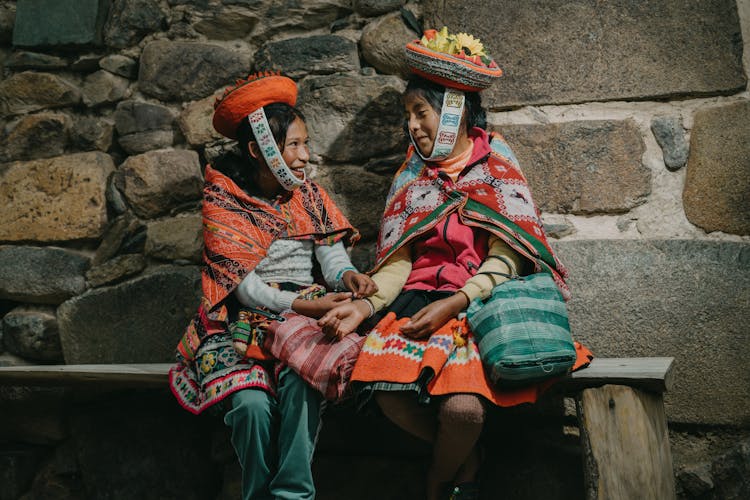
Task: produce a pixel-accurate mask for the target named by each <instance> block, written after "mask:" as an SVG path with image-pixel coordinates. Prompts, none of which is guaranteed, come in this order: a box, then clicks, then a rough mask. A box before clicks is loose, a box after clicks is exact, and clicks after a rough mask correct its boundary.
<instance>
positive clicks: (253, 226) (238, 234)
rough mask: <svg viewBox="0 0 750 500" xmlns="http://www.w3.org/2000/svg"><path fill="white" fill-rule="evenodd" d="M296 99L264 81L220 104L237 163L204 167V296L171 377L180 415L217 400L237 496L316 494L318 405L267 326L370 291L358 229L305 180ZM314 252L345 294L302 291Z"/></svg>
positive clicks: (304, 144)
mask: <svg viewBox="0 0 750 500" xmlns="http://www.w3.org/2000/svg"><path fill="white" fill-rule="evenodd" d="M296 98H297V87H296V85H295V83H294V82H293V81H292V80H290V79H289V78H286V77H283V76H280V75H275V74H262V75H256V76H253V77H250V78H249V79H248V80H247V81H239V82H237V85H236V86H235V87H233V88H230V89H228V90H227V92H226V93H225V94H224V96H223V97H222V98H221V99H219V100H217V103H216V105H215V112H214V117H213V125H214V128H215V129H216V130H217V131H219V132H220V133H222V134H223V135H225V136H226V137H228V138H231V139H236V140H237V141H238V146H239V148H240V150H241V154H242V160H241V161H239V162H227V163H226V164H222V165H217V166H216V167H215V168H212V167H211V166H207V167H206V171H205V178H206V181H205V187H204V190H203V205H202V212H203V238H204V253H203V260H204V266H203V269H202V276H201V278H202V290H203V297H202V299H201V304H200V307H199V309H198V313H197V314H196V316H195V318H194V319H193V320H192V321H191V323H190V325H189V326H188V328H187V329H186V331H185V333H184V335H183V337H182V339H181V341H180V343H179V344H178V346H177V357H178V364H177V365H176V366H175V367H173V368H172V370H170V387H171V389H172V392H173V393H174V394H175V396H176V397H177V400H178V401H179V403H180V404H181V405H182V406H183V407H184V408H185V409H187V410H188V411H190V412H192V413H195V414H198V413H201V412H202V411H204V410H205V409H207V408H209V407H217V408H221V407H222V405H217V404H218V403H220V402H222V401H224V402H225V403H226V408H228V411H227V412H226V414H225V416H224V422H225V423H226V424H227V425H228V426H229V427H230V428H231V429H232V437H231V441H232V445H233V446H234V448H235V451H236V452H237V456H238V458H239V461H240V465H241V466H242V492H243V493H242V495H243V498H244V499H246V500H248V499H260V498H286V499H311V498H314V496H315V488H314V485H313V478H312V472H311V461H312V456H313V450H314V447H315V442H316V439H317V434H318V431H319V428H320V423H321V412H322V409H323V406H324V404H323V397H322V395H321V394H320V393H319V392H317V391H316V390H315V389H313V388H312V387H310V386H309V385H308V384H306V383H305V382H304V381H303V380H302V378H300V376H298V374H297V373H295V372H294V371H292V370H291V369H290V368H289V367H286V366H284V365H283V364H282V363H280V362H279V361H278V360H276V359H274V358H273V356H272V355H271V354H270V353H269V352H268V351H266V350H265V348H264V344H265V335H266V330H267V327H268V325H269V323H270V322H271V321H272V320H274V319H276V320H280V321H283V318H282V317H281V316H279V315H278V313H279V312H281V311H283V310H289V309H291V310H292V311H294V312H296V313H299V314H302V315H306V316H311V317H314V318H319V317H320V316H322V315H323V314H324V313H326V312H327V311H328V310H330V309H331V308H332V307H334V306H336V305H339V304H342V303H346V302H349V301H350V300H351V298H352V296H356V297H364V296H368V295H370V294H372V293H373V292H374V291H375V290H376V286H375V285H374V283H373V282H372V280H371V279H370V278H369V277H367V276H366V275H363V274H360V273H359V272H357V270H356V269H355V268H354V267H353V266H352V264H351V262H350V260H349V257H348V255H347V253H346V251H345V249H344V244H343V242H344V241H345V240H346V241H348V242H349V243H353V242H354V241H356V239H357V238H358V233H357V232H356V230H355V229H354V228H353V227H352V226H351V224H349V221H348V220H347V219H346V217H344V215H343V214H342V213H341V211H340V210H339V209H338V208H337V207H336V205H335V204H334V203H333V202H332V201H331V199H330V198H329V196H328V194H327V193H326V192H325V191H324V190H323V188H321V187H320V186H319V185H317V184H316V183H314V182H312V181H311V180H309V179H306V176H305V170H304V169H305V166H306V165H307V162H308V160H309V158H310V153H309V150H308V137H307V129H306V126H305V121H304V117H303V116H302V114H301V113H300V111H299V110H297V109H296V108H295V107H294V105H295V103H296ZM313 255H314V256H315V258H316V259H317V260H318V262H319V263H320V267H321V270H322V274H323V277H324V278H325V280H326V282H327V284H328V285H329V286H330V287H332V288H335V289H339V290H348V291H347V292H339V293H328V294H325V293H321V291H320V288H317V287H314V286H313V287H311V286H310V285H311V283H313V276H312V274H313ZM321 295H322V296H321Z"/></svg>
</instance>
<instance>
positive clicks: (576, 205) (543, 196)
mask: <svg viewBox="0 0 750 500" xmlns="http://www.w3.org/2000/svg"><path fill="white" fill-rule="evenodd" d="M497 128H499V129H500V132H502V133H503V135H504V136H505V138H506V139H507V140H508V144H509V145H510V147H511V148H512V149H513V151H514V153H515V155H516V156H517V157H518V161H519V163H520V165H521V169H522V170H523V172H524V174H525V175H526V176H527V178H528V179H529V183H530V184H531V188H532V191H533V192H534V198H535V200H536V202H537V203H538V205H539V208H540V209H541V210H542V211H544V212H557V213H579V214H591V213H621V212H626V211H628V210H629V209H631V208H632V207H634V206H636V205H639V204H641V203H643V202H644V201H645V198H646V196H648V194H649V193H650V192H651V171H650V170H649V169H648V168H647V167H645V166H644V165H643V163H642V161H641V157H642V156H643V151H644V145H643V140H642V139H641V136H640V134H639V132H638V128H637V127H636V125H635V123H633V122H632V121H630V120H625V121H581V122H570V123H553V124H547V125H504V126H501V127H497Z"/></svg>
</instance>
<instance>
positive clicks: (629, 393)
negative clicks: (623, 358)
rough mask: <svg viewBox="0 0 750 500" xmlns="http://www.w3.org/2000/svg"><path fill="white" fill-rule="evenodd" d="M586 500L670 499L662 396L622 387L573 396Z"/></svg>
mask: <svg viewBox="0 0 750 500" xmlns="http://www.w3.org/2000/svg"><path fill="white" fill-rule="evenodd" d="M576 410H577V412H578V420H579V422H580V426H581V427H580V432H581V444H582V446H583V452H584V458H583V461H584V466H585V467H586V470H585V471H584V477H585V480H586V498H587V500H632V499H635V498H637V499H644V500H645V499H654V500H665V499H674V498H675V486H674V471H673V470H672V454H671V452H670V449H669V435H668V433H667V419H666V414H665V412H664V401H663V398H662V396H661V394H653V393H648V392H642V391H639V390H637V389H633V388H631V387H627V386H622V385H605V386H603V387H598V388H594V389H584V390H583V391H582V392H581V393H580V394H579V395H578V396H577V397H576Z"/></svg>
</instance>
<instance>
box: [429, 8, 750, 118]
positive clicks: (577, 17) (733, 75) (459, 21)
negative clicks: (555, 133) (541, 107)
mask: <svg viewBox="0 0 750 500" xmlns="http://www.w3.org/2000/svg"><path fill="white" fill-rule="evenodd" d="M423 11H424V19H425V22H424V23H425V27H427V28H436V29H440V27H442V26H443V25H446V26H448V28H449V29H450V30H451V32H455V31H467V32H469V33H472V34H473V35H475V36H478V37H479V38H480V39H481V40H482V42H484V44H485V47H486V48H487V49H488V51H489V53H490V55H491V56H492V57H493V58H494V59H495V60H496V61H497V63H498V64H499V65H500V67H501V68H503V70H504V71H505V75H504V76H503V78H502V79H501V81H500V82H499V83H497V84H495V85H494V87H493V88H492V89H490V90H488V91H486V92H485V97H486V99H487V103H488V104H489V105H490V107H492V108H506V107H514V106H521V105H526V104H561V103H571V102H585V101H603V100H604V101H608V100H620V99H623V100H624V99H652V98H663V97H668V96H673V97H677V96H686V95H706V94H711V95H716V94H727V93H733V92H736V91H738V90H742V89H744V88H745V84H746V77H745V74H744V71H743V69H742V34H741V31H740V23H739V18H738V15H737V6H736V1H735V0H706V1H702V2H684V1H683V0H644V1H639V2H631V1H624V0H616V1H609V2H600V1H597V0H575V1H567V0H527V1H524V2H518V1H514V0H500V1H490V0H483V1H480V2H472V4H471V7H470V8H469V7H467V5H466V3H465V2H462V1H459V0H448V1H443V0H426V1H425V2H424V3H423Z"/></svg>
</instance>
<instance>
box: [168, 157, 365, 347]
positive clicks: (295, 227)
mask: <svg viewBox="0 0 750 500" xmlns="http://www.w3.org/2000/svg"><path fill="white" fill-rule="evenodd" d="M288 196H289V198H288V199H285V200H283V202H281V203H279V204H278V205H272V204H270V203H267V202H265V201H263V200H261V199H258V198H255V197H252V196H250V195H248V194H247V193H246V192H244V191H243V190H242V189H240V188H239V187H238V186H237V185H236V184H235V183H234V182H233V181H232V180H231V179H230V178H229V177H227V176H225V175H223V174H221V173H220V172H219V171H217V170H214V169H212V168H211V167H206V183H205V187H204V189H203V240H204V250H203V261H204V266H203V269H202V273H201V274H202V275H201V278H202V288H203V297H202V299H201V304H200V306H199V309H198V313H197V314H196V316H195V318H193V320H192V321H191V322H190V324H189V325H188V328H187V330H186V331H185V333H184V335H183V337H182V340H181V341H180V343H179V344H178V346H177V350H178V352H179V353H180V355H181V356H182V357H183V358H184V359H185V360H193V359H194V356H195V352H196V350H197V349H198V347H199V346H200V343H201V341H202V339H204V338H205V337H206V336H207V335H211V334H212V333H216V332H219V331H226V328H227V324H226V322H227V319H228V318H227V316H228V313H227V308H226V307H225V306H224V305H223V304H222V301H223V300H224V299H225V298H226V297H227V296H228V295H229V294H230V293H231V292H232V291H233V290H234V289H235V288H236V287H237V285H239V284H240V282H241V281H242V280H243V279H244V278H245V276H247V274H248V273H250V272H251V271H252V270H253V269H255V267H256V266H257V265H258V263H259V262H260V261H261V260H263V258H264V257H265V256H266V254H267V253H268V248H269V247H270V246H271V243H273V242H274V241H275V240H277V239H279V238H286V239H310V240H314V241H315V243H317V244H326V245H332V244H333V243H335V242H337V241H339V240H341V239H342V238H345V237H348V238H349V242H350V243H354V242H355V241H356V240H357V238H358V237H359V234H358V233H357V232H356V230H355V229H354V228H353V227H352V226H351V224H350V223H349V221H348V220H347V219H346V217H345V216H344V214H342V213H341V211H340V210H339V209H338V207H337V206H336V205H335V204H334V203H333V201H332V200H331V199H330V197H329V196H328V194H327V193H326V192H325V190H323V188H321V187H320V186H319V185H317V184H315V183H314V182H312V181H309V180H308V181H306V182H305V183H304V184H303V185H302V186H301V187H300V188H298V189H295V190H294V191H292V192H290V193H289V195H288Z"/></svg>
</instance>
